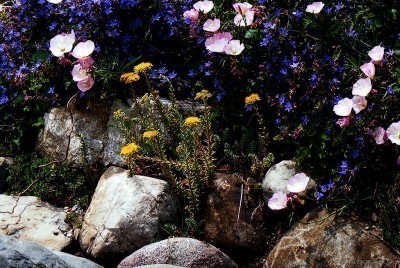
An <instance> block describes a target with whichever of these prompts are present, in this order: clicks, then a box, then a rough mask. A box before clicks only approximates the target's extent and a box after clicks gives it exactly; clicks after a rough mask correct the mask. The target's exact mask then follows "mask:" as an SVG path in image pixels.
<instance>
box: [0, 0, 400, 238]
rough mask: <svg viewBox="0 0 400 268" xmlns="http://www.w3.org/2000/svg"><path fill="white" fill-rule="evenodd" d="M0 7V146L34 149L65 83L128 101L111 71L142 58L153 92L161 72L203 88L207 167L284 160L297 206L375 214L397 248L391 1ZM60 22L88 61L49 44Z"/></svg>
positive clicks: (395, 16) (190, 92)
mask: <svg viewBox="0 0 400 268" xmlns="http://www.w3.org/2000/svg"><path fill="white" fill-rule="evenodd" d="M52 2H56V3H52ZM0 10H1V11H0V133H1V140H0V155H1V154H10V155H14V154H18V153H21V152H26V151H31V150H33V147H34V141H35V139H34V135H32V133H37V132H38V131H39V129H40V127H42V126H43V119H42V117H43V114H44V113H45V112H47V111H48V109H49V108H51V107H55V106H60V105H61V106H65V105H66V103H67V101H68V100H69V99H70V98H71V97H72V96H73V95H74V94H75V93H77V92H78V93H79V98H80V99H107V100H114V99H116V98H122V99H124V98H129V97H131V95H130V94H131V93H130V91H129V90H127V87H126V86H125V85H124V83H121V81H120V76H121V75H122V74H123V73H126V72H129V71H132V70H133V66H134V65H136V64H137V63H139V62H142V61H145V62H151V63H152V65H153V68H152V69H151V70H150V74H149V77H150V78H151V80H152V82H153V83H154V85H155V87H156V88H157V90H158V91H159V93H160V95H161V96H164V97H168V96H169V92H168V88H169V82H171V83H172V84H173V85H174V87H175V95H176V97H177V98H178V99H184V100H193V99H194V97H195V94H196V93H197V92H200V91H201V90H202V89H207V90H208V91H209V92H210V93H212V98H211V100H210V101H211V105H212V118H213V123H214V124H213V125H214V128H215V129H214V131H215V132H216V133H218V134H219V136H220V142H219V144H218V149H217V158H218V163H219V168H221V169H222V168H227V169H228V170H230V171H232V172H234V171H235V172H240V173H242V174H244V177H245V178H246V179H249V178H251V180H254V181H255V182H256V183H260V182H261V180H262V177H263V175H264V174H265V171H266V166H265V167H264V170H258V171H257V172H253V173H252V171H251V170H252V169H251V157H252V155H257V156H258V157H259V158H260V159H263V158H266V157H267V156H268V155H269V154H271V155H273V156H274V161H275V162H277V161H279V160H284V159H295V160H296V161H297V162H298V163H299V165H300V166H301V167H302V168H303V169H304V170H305V171H306V172H307V176H309V177H310V178H313V179H314V180H315V181H316V182H317V183H318V187H317V189H316V190H315V191H314V192H312V193H310V194H309V195H308V197H307V201H306V202H309V203H311V204H325V205H327V206H329V207H332V208H338V207H339V208H343V207H346V208H349V209H353V210H355V211H357V210H363V209H366V210H368V213H376V214H378V215H379V221H380V224H381V225H382V226H383V228H384V229H385V235H386V238H387V239H388V240H390V241H391V242H392V243H393V245H395V246H400V236H398V235H397V233H398V231H399V229H400V224H398V223H397V221H396V220H397V219H398V216H393V215H396V213H397V211H398V209H399V208H400V207H399V206H400V203H399V201H398V200H399V198H400V196H399V195H400V188H399V174H400V173H399V171H400V151H399V147H398V146H399V145H400V109H399V108H398V107H399V105H400V99H399V91H400V84H399V83H400V25H399V23H398V21H399V16H400V13H399V12H400V2H399V1H397V0H388V1H376V0H363V1H356V0H330V1H325V2H323V3H321V2H316V3H311V2H309V1H303V0H301V1H289V0H287V1H286V0H282V1H269V0H259V1H248V2H243V3H239V2H236V1H222V0H215V1H213V2H212V1H191V0H180V1H176V0H155V1H139V0H132V1H128V0H121V1H117V0H87V1H83V0H63V1H57V0H52V1H47V0H39V1H28V0H17V1H9V2H5V3H4V4H3V5H2V6H1V8H0ZM72 31H73V38H74V39H73V43H75V44H78V43H85V42H87V41H88V40H90V41H92V42H93V43H94V47H93V51H90V53H89V54H90V57H91V59H92V60H93V62H92V63H91V64H89V65H87V68H84V67H82V66H85V64H86V63H87V62H85V61H84V60H85V59H84V58H85V57H88V56H89V54H87V55H86V54H85V55H83V56H76V55H78V54H77V53H78V52H77V51H75V55H74V53H73V51H72V48H71V49H70V50H69V51H66V52H65V54H64V51H62V53H61V54H63V56H61V57H57V56H54V53H52V50H50V48H51V46H52V45H51V40H52V39H53V38H55V37H56V36H59V37H58V38H59V39H60V40H62V38H64V37H65V36H67V35H71V33H72ZM62 42H64V41H60V43H58V45H59V44H61V43H62ZM63 49H64V48H63ZM69 52H71V53H69ZM84 52H85V51H84ZM75 56H76V57H75ZM77 64H79V66H78V67H77V69H76V70H75V73H73V74H72V75H73V76H71V71H72V68H73V66H77ZM89 73H90V76H91V79H93V80H85V79H87V75H88V74H89ZM79 77H81V78H82V79H81V78H79ZM79 79H81V80H79ZM81 81H83V82H81ZM75 82H77V83H75ZM79 82H81V84H79ZM145 92H146V89H145V86H144V85H141V84H138V86H137V88H136V93H137V94H139V95H143V94H144V93H145ZM251 94H256V95H253V97H252V98H250V99H246V97H249V96H251ZM260 118H262V120H260ZM249 174H250V175H249ZM285 204H286V203H285ZM265 209H266V210H268V207H266V208H265ZM285 209H286V210H287V211H288V212H287V213H288V214H290V213H291V212H292V210H296V208H292V207H291V208H285ZM363 211H364V210H363ZM268 213H271V211H269V212H268Z"/></svg>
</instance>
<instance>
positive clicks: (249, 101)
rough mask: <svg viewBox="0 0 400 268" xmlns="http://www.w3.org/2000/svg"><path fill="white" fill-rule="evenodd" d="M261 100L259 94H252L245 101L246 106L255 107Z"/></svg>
mask: <svg viewBox="0 0 400 268" xmlns="http://www.w3.org/2000/svg"><path fill="white" fill-rule="evenodd" d="M259 100H260V96H259V95H258V94H257V93H253V94H250V95H249V96H247V97H246V98H245V99H244V103H245V105H253V104H254V103H255V102H257V101H259Z"/></svg>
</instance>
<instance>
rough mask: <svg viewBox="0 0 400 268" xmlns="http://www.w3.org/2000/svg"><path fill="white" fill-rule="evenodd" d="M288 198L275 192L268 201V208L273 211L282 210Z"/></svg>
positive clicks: (281, 193) (282, 193)
mask: <svg viewBox="0 0 400 268" xmlns="http://www.w3.org/2000/svg"><path fill="white" fill-rule="evenodd" d="M287 202H288V198H287V195H286V194H285V193H284V192H281V191H279V192H276V193H274V194H273V195H272V197H271V198H270V199H269V200H268V207H269V208H270V209H273V210H280V209H284V208H286V206H287Z"/></svg>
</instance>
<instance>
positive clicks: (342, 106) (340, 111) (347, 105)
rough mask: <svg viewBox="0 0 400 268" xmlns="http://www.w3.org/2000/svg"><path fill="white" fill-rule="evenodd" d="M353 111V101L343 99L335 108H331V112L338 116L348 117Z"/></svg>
mask: <svg viewBox="0 0 400 268" xmlns="http://www.w3.org/2000/svg"><path fill="white" fill-rule="evenodd" d="M352 109H353V101H352V100H351V99H349V98H344V99H342V100H340V101H339V102H338V103H337V104H336V105H335V106H333V111H334V112H335V114H337V115H339V116H348V115H349V114H350V113H351V110H352Z"/></svg>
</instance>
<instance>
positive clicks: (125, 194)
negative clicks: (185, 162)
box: [80, 167, 177, 258]
mask: <svg viewBox="0 0 400 268" xmlns="http://www.w3.org/2000/svg"><path fill="white" fill-rule="evenodd" d="M176 220H177V202H176V200H175V198H174V196H173V195H172V194H170V189H169V185H168V183H166V182H165V181H162V180H158V179H154V178H150V177H144V176H133V177H128V173H127V171H126V170H124V169H122V168H117V167H110V168H109V169H108V170H107V171H106V172H105V173H104V174H103V176H102V177H101V179H100V181H99V183H98V185H97V188H96V191H95V193H94V195H93V198H92V202H91V203H90V206H89V209H88V210H87V212H86V214H85V218H84V221H83V224H82V229H81V233H80V244H81V247H82V249H83V250H84V251H85V252H86V253H87V254H89V255H91V256H93V257H95V258H107V257H110V256H121V255H124V254H129V253H131V252H133V251H134V250H136V249H138V248H140V247H142V246H144V245H147V244H149V243H150V242H151V241H152V240H153V239H154V238H155V236H156V235H157V233H158V231H159V227H160V226H162V225H163V224H165V223H169V222H171V223H174V222H176Z"/></svg>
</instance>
